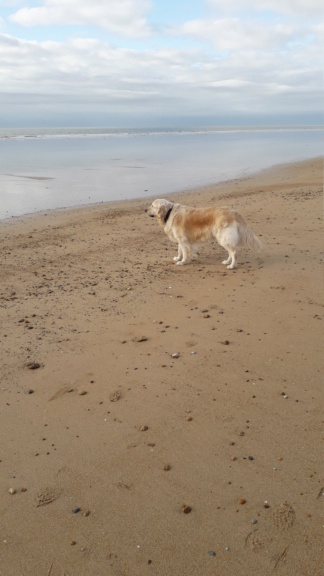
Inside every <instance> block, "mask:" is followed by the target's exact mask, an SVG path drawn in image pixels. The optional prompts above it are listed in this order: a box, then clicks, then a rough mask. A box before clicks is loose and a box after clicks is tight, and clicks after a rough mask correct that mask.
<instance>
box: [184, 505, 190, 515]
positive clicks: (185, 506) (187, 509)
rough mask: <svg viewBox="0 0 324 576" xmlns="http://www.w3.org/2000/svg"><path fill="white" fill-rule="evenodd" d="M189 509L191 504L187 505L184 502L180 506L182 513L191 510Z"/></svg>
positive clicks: (187, 512)
mask: <svg viewBox="0 0 324 576" xmlns="http://www.w3.org/2000/svg"><path fill="white" fill-rule="evenodd" d="M191 510H192V508H191V506H188V505H187V504H184V505H183V506H182V512H183V513H184V514H189V513H190V512H191Z"/></svg>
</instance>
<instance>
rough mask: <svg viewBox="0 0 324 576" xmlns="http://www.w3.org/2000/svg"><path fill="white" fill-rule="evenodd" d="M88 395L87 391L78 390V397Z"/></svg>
mask: <svg viewBox="0 0 324 576" xmlns="http://www.w3.org/2000/svg"><path fill="white" fill-rule="evenodd" d="M86 393H87V391H86V390H78V395H79V396H85V395H86Z"/></svg>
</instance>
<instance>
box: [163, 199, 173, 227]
mask: <svg viewBox="0 0 324 576" xmlns="http://www.w3.org/2000/svg"><path fill="white" fill-rule="evenodd" d="M173 206H174V204H172V206H171V208H169V210H168V211H167V213H166V215H165V216H164V224H166V223H167V221H168V220H169V218H170V214H171V212H172V210H173Z"/></svg>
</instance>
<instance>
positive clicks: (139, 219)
mask: <svg viewBox="0 0 324 576" xmlns="http://www.w3.org/2000/svg"><path fill="white" fill-rule="evenodd" d="M173 199H176V200H178V201H179V200H180V201H181V202H182V203H187V204H190V205H197V206H203V205H210V204H214V205H224V204H227V205H230V206H232V207H235V208H237V209H238V210H239V211H241V212H242V213H243V214H244V215H245V217H246V219H247V221H248V223H249V225H250V226H251V228H252V229H253V230H254V232H255V233H256V234H258V235H259V236H260V237H261V239H262V241H263V244H264V250H263V252H262V253H261V254H257V255H255V254H252V253H250V252H248V251H246V250H242V251H241V253H240V256H239V268H238V269H237V270H235V271H231V270H227V269H226V268H224V266H222V264H221V260H222V258H223V256H224V251H223V249H222V248H220V247H219V246H218V245H216V246H215V245H212V244H211V245H205V246H204V247H203V248H202V249H201V251H200V256H199V258H197V259H196V260H195V261H194V262H193V263H192V264H190V265H188V266H184V267H179V266H175V265H174V263H173V261H172V257H173V256H174V255H175V253H176V246H175V245H172V244H171V243H170V241H169V240H168V238H167V237H166V236H165V234H164V232H163V230H162V229H161V228H159V226H158V224H157V222H156V221H155V220H152V219H150V218H148V217H147V216H146V215H145V213H144V208H145V207H146V206H147V205H148V201H144V200H142V201H136V202H129V203H124V204H111V205H110V204H109V205H100V206H93V207H87V208H83V209H74V210H63V211H56V212H50V213H48V214H46V215H37V216H27V217H24V218H22V219H18V220H10V221H6V222H2V223H1V268H0V275H1V285H0V321H1V326H0V346H1V349H0V361H1V387H0V393H1V396H0V397H1V448H0V450H1V452H0V471H1V473H0V492H1V501H0V502H1V503H0V574H1V576H49V575H51V576H63V575H65V576H68V575H69V576H83V575H84V576H96V575H98V576H110V575H111V576H146V575H153V574H154V575H161V576H162V575H163V576H169V575H172V576H191V575H192V576H209V575H218V576H247V575H248V576H254V575H255V576H264V575H265V576H267V575H269V576H270V575H272V574H275V575H276V576H281V575H285V576H307V575H310V576H320V575H322V574H323V568H322V566H323V549H322V545H323V533H324V529H323V524H324V522H323V508H322V507H323V500H324V498H323V492H324V490H323V486H324V480H323V458H322V456H323V451H322V445H321V441H322V440H323V436H321V434H323V432H321V430H320V427H321V424H322V423H323V411H322V409H323V392H322V376H323V357H324V355H323V293H324V292H323V277H322V271H321V268H322V266H323V234H322V161H321V159H314V160H312V161H305V162H301V163H298V164H290V165H283V166H279V167H276V168H274V169H271V170H266V171H263V172H261V173H259V174H256V175H254V176H252V177H248V178H244V179H242V180H234V181H231V182H227V183H224V184H219V185H216V186H211V187H208V188H205V189H200V190H193V191H190V192H188V193H185V194H182V195H177V197H176V198H173ZM173 354H176V355H178V357H173ZM33 363H34V364H33ZM12 492H13V493H12ZM184 505H186V506H187V507H189V508H188V509H187V510H186V512H188V513H185V512H184V511H183V506H184ZM190 509H191V510H190Z"/></svg>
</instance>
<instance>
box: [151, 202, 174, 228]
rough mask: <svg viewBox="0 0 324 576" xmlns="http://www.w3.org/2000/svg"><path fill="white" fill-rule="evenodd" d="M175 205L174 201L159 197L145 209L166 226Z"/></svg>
mask: <svg viewBox="0 0 324 576" xmlns="http://www.w3.org/2000/svg"><path fill="white" fill-rule="evenodd" d="M173 206H174V203H173V202H169V200H164V199H157V200H154V201H153V202H152V204H151V206H150V207H149V208H146V209H145V212H146V214H148V215H149V216H151V218H154V217H156V218H157V219H158V222H159V224H161V225H162V226H164V225H165V224H166V222H167V219H168V216H169V215H170V212H171V210H172V208H173Z"/></svg>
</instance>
